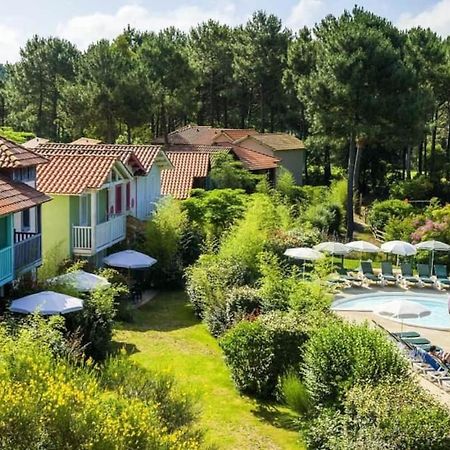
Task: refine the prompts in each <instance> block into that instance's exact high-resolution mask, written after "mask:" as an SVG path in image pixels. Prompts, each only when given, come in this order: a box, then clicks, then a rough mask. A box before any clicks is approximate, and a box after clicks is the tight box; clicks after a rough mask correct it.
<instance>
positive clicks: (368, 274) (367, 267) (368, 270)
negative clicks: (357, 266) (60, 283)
mask: <svg viewBox="0 0 450 450" xmlns="http://www.w3.org/2000/svg"><path fill="white" fill-rule="evenodd" d="M361 273H362V276H363V279H364V280H367V281H373V282H374V283H380V282H381V278H379V277H377V276H376V275H375V274H374V273H373V268H372V263H371V262H369V261H362V262H361Z"/></svg>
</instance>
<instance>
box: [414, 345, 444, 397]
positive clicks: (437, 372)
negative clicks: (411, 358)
mask: <svg viewBox="0 0 450 450" xmlns="http://www.w3.org/2000/svg"><path fill="white" fill-rule="evenodd" d="M417 354H418V356H419V357H421V358H422V360H423V362H424V363H425V364H427V365H428V366H429V367H430V368H431V369H432V370H427V371H426V372H425V374H426V376H427V377H428V378H430V379H431V381H436V382H438V383H439V384H440V385H441V387H443V388H444V389H446V390H447V389H449V388H450V373H449V371H448V369H447V367H445V366H444V365H443V364H442V363H441V362H440V361H439V360H438V359H437V358H435V357H434V356H433V355H430V354H429V353H428V352H426V351H424V350H423V349H418V350H417ZM444 382H445V384H444Z"/></svg>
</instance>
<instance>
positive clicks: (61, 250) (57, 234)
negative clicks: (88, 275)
mask: <svg viewBox="0 0 450 450" xmlns="http://www.w3.org/2000/svg"><path fill="white" fill-rule="evenodd" d="M52 198H53V199H52V201H51V202H47V203H44V204H43V205H42V256H43V257H45V255H46V253H47V252H49V251H53V252H54V251H55V249H56V248H58V256H59V254H61V257H63V258H66V257H69V256H70V255H71V236H70V231H71V226H70V219H71V208H70V205H71V197H70V196H67V195H56V196H54V197H52Z"/></svg>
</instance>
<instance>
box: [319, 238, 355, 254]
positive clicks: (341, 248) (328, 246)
mask: <svg viewBox="0 0 450 450" xmlns="http://www.w3.org/2000/svg"><path fill="white" fill-rule="evenodd" d="M314 250H318V251H319V252H327V253H331V254H332V255H339V256H343V255H346V254H347V253H349V252H350V251H351V250H350V248H349V247H348V246H346V245H345V244H342V242H333V241H330V242H321V243H320V244H317V245H315V246H314Z"/></svg>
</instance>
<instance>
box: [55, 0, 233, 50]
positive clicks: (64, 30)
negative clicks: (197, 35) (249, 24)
mask: <svg viewBox="0 0 450 450" xmlns="http://www.w3.org/2000/svg"><path fill="white" fill-rule="evenodd" d="M208 19H214V20H218V21H220V22H222V23H227V24H230V25H234V24H236V23H237V22H238V19H237V16H236V8H235V5H234V4H233V3H226V2H225V3H221V4H220V6H218V7H217V8H213V9H210V10H206V9H201V8H200V7H198V6H182V5H181V6H179V7H178V8H176V9H174V10H168V11H166V12H156V11H151V10H150V9H147V8H144V7H143V6H139V5H125V6H122V7H121V8H119V9H118V10H117V11H116V13H114V14H102V13H94V14H89V15H84V16H76V17H73V18H71V19H70V20H69V21H68V22H66V23H62V24H59V25H58V27H57V34H58V35H59V36H62V37H65V38H66V39H69V40H70V41H72V42H73V43H75V44H77V45H78V46H79V47H80V48H81V49H86V48H87V47H88V46H89V44H91V43H92V42H95V41H97V40H99V39H102V38H106V39H112V38H114V37H116V36H117V35H118V34H120V33H121V32H122V31H123V29H124V28H125V27H126V26H127V25H130V26H131V27H135V28H137V29H139V30H152V31H159V30H161V29H164V28H167V27H169V26H174V27H176V28H179V29H181V30H185V31H187V30H189V28H191V27H192V26H195V25H196V24H198V23H201V22H204V21H206V20H208Z"/></svg>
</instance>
